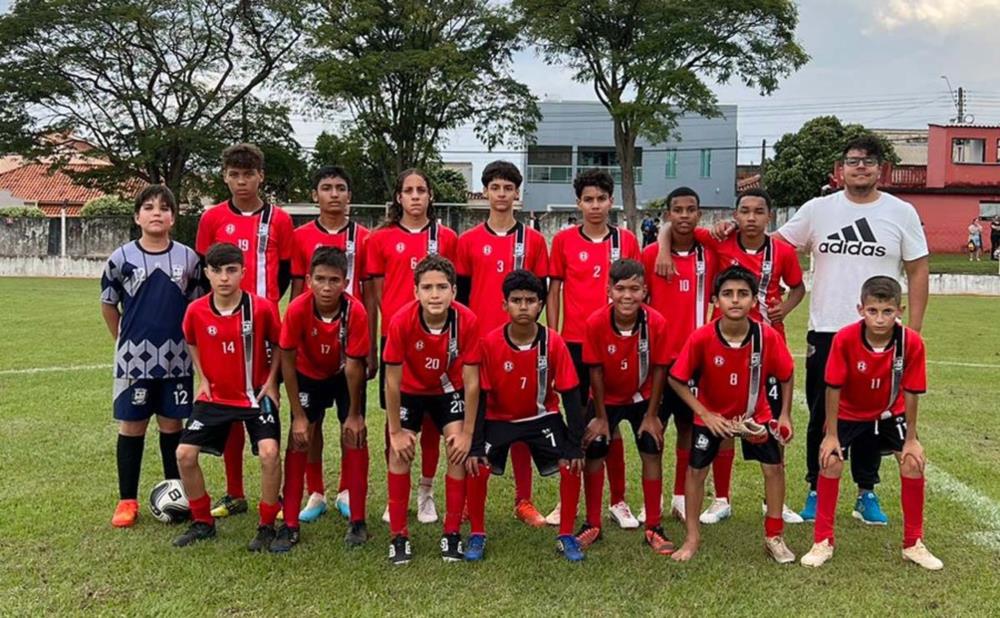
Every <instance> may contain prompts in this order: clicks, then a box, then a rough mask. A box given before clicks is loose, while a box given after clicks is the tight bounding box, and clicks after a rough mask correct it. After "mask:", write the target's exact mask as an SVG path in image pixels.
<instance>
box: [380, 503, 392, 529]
mask: <svg viewBox="0 0 1000 618" xmlns="http://www.w3.org/2000/svg"><path fill="white" fill-rule="evenodd" d="M389 521H390V520H389V505H388V504H387V505H385V510H384V511H382V522H383V523H386V524H387V523H389Z"/></svg>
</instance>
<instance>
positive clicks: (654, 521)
mask: <svg viewBox="0 0 1000 618" xmlns="http://www.w3.org/2000/svg"><path fill="white" fill-rule="evenodd" d="M662 495H663V479H662V478H659V479H642V500H643V504H644V505H645V507H646V530H652V529H653V528H658V527H659V526H660V519H661V517H662V514H661V513H660V496H662Z"/></svg>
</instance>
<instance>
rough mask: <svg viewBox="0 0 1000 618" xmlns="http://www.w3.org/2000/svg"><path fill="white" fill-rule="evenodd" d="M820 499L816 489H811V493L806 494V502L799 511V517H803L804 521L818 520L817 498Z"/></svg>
mask: <svg viewBox="0 0 1000 618" xmlns="http://www.w3.org/2000/svg"><path fill="white" fill-rule="evenodd" d="M818 499H819V498H818V494H817V493H816V491H815V490H813V491H810V492H809V495H807V496H806V503H805V505H804V506H803V507H802V510H801V511H799V517H801V518H802V521H816V500H818Z"/></svg>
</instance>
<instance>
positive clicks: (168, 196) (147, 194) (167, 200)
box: [132, 185, 177, 217]
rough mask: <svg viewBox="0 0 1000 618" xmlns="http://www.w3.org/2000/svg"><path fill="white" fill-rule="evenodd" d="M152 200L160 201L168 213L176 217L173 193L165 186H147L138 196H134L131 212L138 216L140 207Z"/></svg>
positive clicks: (175, 203) (175, 199)
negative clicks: (133, 206)
mask: <svg viewBox="0 0 1000 618" xmlns="http://www.w3.org/2000/svg"><path fill="white" fill-rule="evenodd" d="M154 199H159V200H161V201H162V202H163V203H164V204H166V205H167V208H169V209H170V212H172V213H174V217H177V198H175V197H174V192H173V191H171V190H170V187H168V186H167V185H149V186H148V187H146V188H145V189H143V190H142V191H139V194H138V195H136V196H135V208H134V209H133V210H132V212H133V213H134V214H139V211H140V210H142V205H143V204H145V203H146V202H148V201H150V200H154Z"/></svg>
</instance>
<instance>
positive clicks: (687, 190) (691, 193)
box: [667, 187, 701, 210]
mask: <svg viewBox="0 0 1000 618" xmlns="http://www.w3.org/2000/svg"><path fill="white" fill-rule="evenodd" d="M675 197H693V198H694V202H695V204H697V205H698V208H701V197H700V196H699V195H698V192H697V191H695V190H694V189H692V188H691V187H677V188H676V189H674V190H673V191H671V192H670V193H668V194H667V210H670V204H671V202H673V200H674V198H675Z"/></svg>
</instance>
